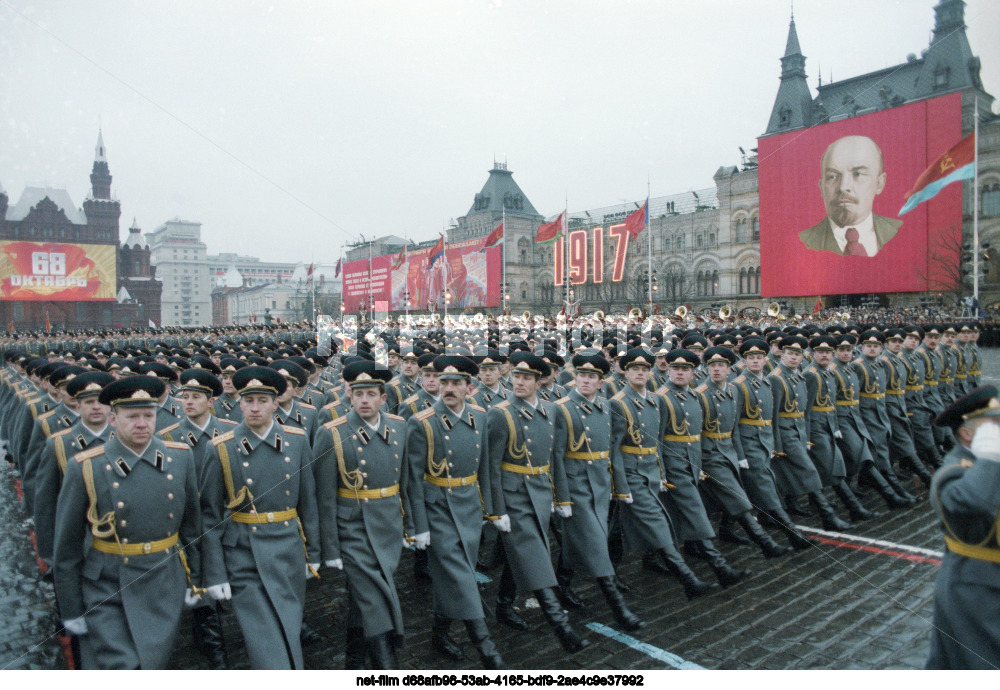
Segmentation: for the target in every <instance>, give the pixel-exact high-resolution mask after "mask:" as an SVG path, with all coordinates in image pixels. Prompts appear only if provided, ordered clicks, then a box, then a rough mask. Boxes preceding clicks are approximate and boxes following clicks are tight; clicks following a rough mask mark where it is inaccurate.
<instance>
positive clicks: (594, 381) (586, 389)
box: [573, 371, 602, 398]
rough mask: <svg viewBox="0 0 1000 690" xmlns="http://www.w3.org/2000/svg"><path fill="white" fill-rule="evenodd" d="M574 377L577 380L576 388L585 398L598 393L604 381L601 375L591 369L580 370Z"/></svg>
mask: <svg viewBox="0 0 1000 690" xmlns="http://www.w3.org/2000/svg"><path fill="white" fill-rule="evenodd" d="M573 378H574V380H575V381H576V389H577V390H578V391H579V392H580V395H582V396H584V397H585V398H592V397H594V396H595V395H597V391H598V389H600V387H601V383H602V379H601V377H600V376H598V375H597V374H595V373H593V372H591V371H578V372H576V375H575V376H574V377H573Z"/></svg>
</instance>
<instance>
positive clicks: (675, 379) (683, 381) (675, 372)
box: [667, 366, 694, 388]
mask: <svg viewBox="0 0 1000 690" xmlns="http://www.w3.org/2000/svg"><path fill="white" fill-rule="evenodd" d="M667 376H669V377H670V383H672V384H674V385H675V386H678V387H680V388H684V387H685V386H687V385H688V384H689V383H691V379H693V378H694V367H689V366H672V367H670V368H669V369H667Z"/></svg>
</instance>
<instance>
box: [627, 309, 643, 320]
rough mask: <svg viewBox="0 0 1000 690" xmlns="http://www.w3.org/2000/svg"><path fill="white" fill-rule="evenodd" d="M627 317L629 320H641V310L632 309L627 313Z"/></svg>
mask: <svg viewBox="0 0 1000 690" xmlns="http://www.w3.org/2000/svg"><path fill="white" fill-rule="evenodd" d="M628 317H629V318H630V319H641V318H642V309H640V308H639V307H632V309H631V310H630V311H629V313H628Z"/></svg>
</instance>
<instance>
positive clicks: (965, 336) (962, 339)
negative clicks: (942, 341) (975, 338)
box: [957, 331, 972, 345]
mask: <svg viewBox="0 0 1000 690" xmlns="http://www.w3.org/2000/svg"><path fill="white" fill-rule="evenodd" d="M970 335H972V334H971V333H969V332H968V331H959V334H958V338H957V340H958V342H959V343H960V344H962V345H968V344H969V336H970Z"/></svg>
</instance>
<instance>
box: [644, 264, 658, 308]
mask: <svg viewBox="0 0 1000 690" xmlns="http://www.w3.org/2000/svg"><path fill="white" fill-rule="evenodd" d="M642 279H643V280H645V281H646V289H647V296H648V300H649V311H650V312H652V310H653V296H654V293H656V292H658V291H659V289H660V286H659V285H657V281H656V269H655V268H654V269H653V270H652V271H650V270H649V269H648V268H647V269H645V270H644V271H643V272H642Z"/></svg>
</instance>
